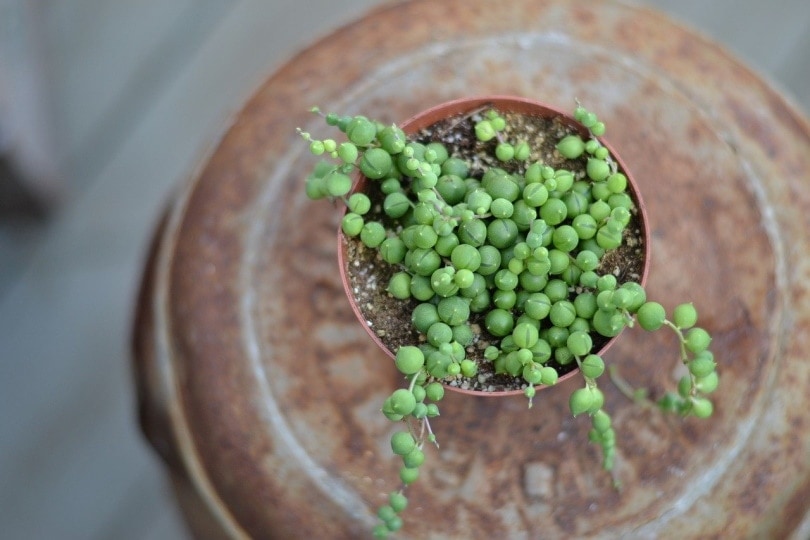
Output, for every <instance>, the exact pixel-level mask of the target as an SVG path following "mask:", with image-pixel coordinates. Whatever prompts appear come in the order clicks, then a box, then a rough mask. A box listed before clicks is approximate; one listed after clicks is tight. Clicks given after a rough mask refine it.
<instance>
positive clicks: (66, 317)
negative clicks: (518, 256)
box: [0, 0, 810, 540]
mask: <svg viewBox="0 0 810 540" xmlns="http://www.w3.org/2000/svg"><path fill="white" fill-rule="evenodd" d="M383 3H387V2H384V1H381V0H376V1H375V0H351V1H349V0H341V1H339V2H338V1H324V0H318V1H314V0H313V1H309V2H308V1H306V0H275V1H273V0H263V1H262V0H140V1H135V0H130V1H116V0H61V1H57V0H41V1H35V0H30V1H25V0H0V530H2V533H0V536H2V537H4V538H10V539H40V538H43V539H50V538H60V539H74V538H75V539H96V538H98V539H102V538H105V539H106V538H115V539H123V540H126V539H175V538H184V537H185V533H184V530H183V526H182V522H181V520H180V518H179V516H178V513H177V510H176V509H175V507H174V506H173V503H172V500H171V496H170V494H169V491H168V489H167V486H166V483H165V481H164V479H163V476H162V471H161V467H160V464H159V463H158V461H157V459H156V458H155V456H154V455H153V454H152V453H151V452H150V451H149V449H148V448H147V447H146V446H145V444H144V443H143V441H142V439H141V437H140V434H139V432H138V431H137V428H136V425H135V416H134V402H133V391H132V386H131V380H130V368H129V351H128V339H129V332H130V324H131V320H132V307H133V301H134V295H135V291H136V286H137V282H138V277H139V275H140V272H141V268H142V264H143V256H144V252H145V249H146V245H147V242H148V239H149V235H150V232H151V230H152V228H153V226H154V223H155V220H156V218H157V216H158V214H159V211H160V208H161V204H162V203H163V202H164V201H165V200H166V198H167V197H168V196H169V194H170V192H171V190H172V187H173V186H175V185H176V184H177V183H179V182H181V181H182V180H183V179H185V178H186V177H188V175H189V174H190V173H191V172H192V170H193V169H194V166H195V164H196V163H197V162H198V161H199V159H200V157H201V156H203V155H204V154H205V152H206V150H207V149H209V148H210V147H211V145H212V144H214V142H215V141H216V140H217V137H218V136H219V134H220V133H221V132H222V130H223V129H224V128H225V127H226V125H227V121H228V118H229V117H231V115H232V114H233V113H234V112H235V111H237V110H238V109H239V107H240V104H241V103H242V102H243V101H244V100H245V99H246V98H247V97H248V96H249V95H250V94H251V92H252V90H253V89H254V88H256V87H257V85H258V84H259V83H260V82H261V81H262V80H263V79H264V78H266V76H267V75H269V74H270V73H272V72H273V71H274V69H276V68H277V67H279V66H280V65H281V64H282V63H283V62H284V61H285V60H286V59H287V58H289V57H290V56H291V55H292V54H294V52H295V51H296V50H299V49H300V48H302V47H305V46H306V45H308V44H310V43H312V42H314V41H315V40H316V39H317V38H318V37H320V36H323V35H324V34H325V33H327V32H330V31H332V30H334V29H335V28H337V27H339V26H340V25H342V24H345V23H347V22H349V21H351V20H353V19H355V18H357V17H359V16H361V15H362V14H363V13H364V12H365V10H367V9H369V8H371V7H373V6H375V5H380V4H383ZM636 3H638V4H642V5H649V6H653V7H656V8H659V9H661V10H663V11H665V12H667V13H669V14H671V15H672V16H673V17H675V18H677V19H680V20H681V21H683V22H685V23H686V24H688V25H690V26H692V27H693V28H696V29H698V30H700V31H702V32H703V33H705V34H707V35H709V36H710V37H712V38H713V39H714V40H715V41H718V42H720V43H721V44H723V45H725V46H726V47H727V48H728V49H729V50H730V51H731V52H732V53H733V54H735V55H736V56H738V57H739V58H741V59H742V60H743V61H744V62H746V63H747V64H748V65H749V66H751V67H752V68H754V69H755V70H756V71H758V72H759V73H761V74H762V75H763V76H764V77H766V78H768V79H769V80H771V81H772V82H773V83H774V85H776V86H777V87H778V88H780V89H781V90H782V91H783V93H785V94H786V95H788V96H789V97H790V99H792V100H794V102H795V103H797V104H798V105H799V106H800V107H802V108H803V109H804V110H805V111H808V110H810V53H808V51H810V3H808V2H807V1H806V0H775V1H772V2H761V1H758V0H714V1H711V2H707V1H704V0H656V1H644V2H641V1H639V2H636Z"/></svg>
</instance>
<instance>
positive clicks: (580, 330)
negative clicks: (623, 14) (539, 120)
mask: <svg viewBox="0 0 810 540" xmlns="http://www.w3.org/2000/svg"><path fill="white" fill-rule="evenodd" d="M316 112H317V110H316ZM475 114H476V116H475V117H473V120H474V124H473V128H472V129H471V130H470V132H469V133H467V134H466V135H467V137H468V139H469V140H472V141H474V143H475V144H477V145H478V151H479V152H483V151H486V152H491V159H490V161H489V162H490V163H493V165H492V166H489V167H485V168H484V170H483V171H480V170H479V171H478V173H477V174H476V175H475V176H472V173H471V171H473V170H474V169H475V167H473V164H472V160H471V159H470V158H469V156H465V155H453V154H452V153H451V152H450V151H449V149H448V148H447V147H445V146H444V145H443V144H442V143H441V142H440V141H425V140H414V139H410V138H409V137H408V136H406V135H405V133H404V132H403V131H402V130H401V129H400V128H398V127H396V126H392V125H389V126H384V125H381V124H379V123H377V122H374V121H372V120H369V119H367V118H366V117H363V116H339V115H336V114H327V115H325V120H326V123H327V124H328V125H331V126H335V127H337V128H338V129H339V130H340V131H343V132H344V134H345V136H346V140H345V141H343V142H341V143H337V142H336V141H335V140H333V139H323V140H315V139H313V138H312V137H311V135H310V134H309V133H306V132H303V131H301V130H299V133H300V135H301V137H302V138H303V139H304V140H305V141H307V142H308V144H309V149H310V152H311V153H312V154H313V155H316V156H322V157H323V158H328V157H331V158H332V161H331V162H330V161H328V160H324V161H321V162H320V163H318V164H317V165H316V166H315V167H314V168H313V171H312V173H311V174H310V175H309V176H308V177H307V179H306V186H305V190H306V194H307V196H308V197H310V198H312V199H321V198H327V199H333V200H334V199H337V200H342V201H343V202H344V203H345V204H346V206H347V213H346V214H345V217H344V218H343V220H342V222H341V227H342V230H343V232H344V233H345V234H346V235H347V236H358V237H359V238H360V240H361V241H362V242H363V244H365V245H366V246H367V247H369V248H373V249H377V250H379V253H380V257H381V259H382V260H384V261H385V262H387V263H389V264H392V265H397V268H396V271H395V272H394V273H393V277H392V278H391V279H390V281H389V284H388V286H387V291H388V293H389V294H390V295H391V296H393V297H394V298H397V299H401V300H402V301H408V302H414V305H415V308H414V309H413V312H412V317H411V323H412V325H413V327H414V328H415V329H416V330H417V331H418V332H419V333H420V334H422V336H423V338H421V339H420V341H419V342H418V343H414V344H411V345H405V346H401V347H400V348H399V350H398V351H397V354H396V360H395V364H396V367H397V369H398V371H399V372H400V374H401V375H402V376H403V377H405V380H406V387H405V388H400V389H397V390H395V391H394V392H393V393H391V394H390V395H389V396H388V398H387V399H386V400H385V402H384V403H383V406H382V413H383V414H384V415H385V417H386V418H388V419H389V420H391V421H394V422H403V423H405V425H407V427H408V429H407V430H402V431H397V432H395V433H394V434H393V435H392V437H391V441H390V445H391V450H392V451H393V453H394V454H395V455H397V456H399V457H400V459H401V463H400V481H401V483H402V486H403V488H402V489H400V490H398V491H394V492H391V493H390V495H389V497H388V500H387V503H386V504H383V505H382V506H381V507H380V509H379V512H378V517H379V518H380V523H379V524H378V526H377V527H376V528H375V529H374V534H375V536H376V537H386V536H387V535H388V534H390V533H391V532H394V531H396V530H398V529H399V528H401V527H402V519H401V517H400V514H401V513H402V512H403V511H404V510H405V509H406V507H407V506H408V499H407V498H406V497H405V495H404V493H403V490H404V489H405V486H408V485H409V484H411V483H413V482H415V481H416V480H417V478H418V476H419V469H420V467H421V465H422V464H423V462H424V460H425V457H426V452H425V449H424V445H425V443H426V442H433V443H435V442H436V438H435V435H434V434H433V432H432V430H431V427H430V422H429V420H430V419H431V418H435V417H436V416H438V415H439V407H438V402H439V401H441V399H442V398H443V396H444V388H445V387H444V385H443V383H448V382H450V381H453V380H455V381H456V382H458V381H460V380H464V379H467V380H468V381H472V382H475V381H476V378H477V376H478V374H479V373H480V372H481V371H482V370H484V369H486V370H489V371H494V372H495V373H498V374H504V375H507V376H511V377H515V378H516V379H517V380H522V382H523V383H524V393H525V395H526V397H527V398H528V400H529V406H531V405H532V401H533V399H534V398H535V397H536V391H537V387H538V386H544V385H548V386H550V385H553V384H555V383H556V382H557V380H558V378H559V376H560V373H561V371H560V370H563V371H562V373H564V372H565V371H564V370H566V369H569V368H566V366H578V367H579V368H580V372H581V374H582V377H583V379H584V382H585V384H584V386H581V387H579V388H577V389H576V390H575V391H574V392H573V393H572V394H571V395H570V398H569V408H570V411H571V413H572V414H573V415H574V416H578V415H588V416H590V417H591V422H592V429H591V431H590V433H589V439H590V440H591V441H592V442H594V443H596V444H598V445H599V446H600V447H601V449H602V465H603V467H604V468H605V469H606V470H611V469H612V468H613V465H614V461H615V456H616V431H615V430H614V428H613V426H612V422H611V418H610V416H609V415H608V413H607V412H605V410H604V409H603V406H604V399H605V396H604V394H603V393H602V391H601V389H600V388H599V387H598V381H597V380H598V379H599V378H600V377H601V376H602V375H603V373H604V372H605V371H606V368H605V362H604V360H603V358H602V357H601V356H599V355H598V350H595V349H598V347H597V346H596V345H595V344H596V343H600V344H601V343H604V341H605V338H610V337H613V336H616V335H618V334H619V333H620V332H621V331H622V330H623V329H624V328H625V327H627V326H632V325H634V324H635V322H638V324H639V326H641V327H642V328H643V329H645V330H649V331H653V330H658V329H659V328H664V327H666V328H670V329H671V330H673V331H674V332H675V334H676V335H677V337H678V341H679V351H680V360H681V361H682V362H683V364H684V365H685V366H686V372H687V375H685V376H683V377H682V378H681V380H680V381H679V382H678V385H677V388H678V391H677V392H670V393H667V394H665V395H664V397H663V398H661V399H660V400H659V401H658V405H659V406H660V408H661V409H662V410H665V411H672V412H676V413H678V414H681V415H684V416H686V415H693V416H695V417H699V418H706V417H708V416H710V415H711V414H712V412H713V405H712V402H711V401H710V400H709V399H708V398H707V397H706V396H707V395H708V394H710V393H711V392H713V391H715V390H716V388H717V386H718V383H719V377H718V375H717V371H716V362H715V359H714V356H713V355H712V353H711V351H710V350H709V346H710V344H711V336H710V335H709V333H708V332H707V331H706V330H705V329H704V328H702V327H698V326H696V324H697V319H698V315H697V310H696V309H695V307H694V306H693V305H692V304H691V303H684V304H681V305H678V306H676V307H675V309H674V310H673V312H672V320H671V321H670V320H668V319H667V315H666V311H665V309H664V307H663V306H662V305H661V304H659V303H657V302H654V301H649V300H648V299H647V294H646V292H645V290H644V289H643V287H642V286H641V285H639V284H638V283H635V282H633V281H627V280H625V279H624V278H623V280H622V281H619V280H618V279H617V278H616V276H614V275H613V274H612V273H611V272H612V268H602V260H603V257H604V256H605V254H606V253H610V252H612V251H613V250H615V249H617V248H619V247H620V246H622V245H623V243H624V239H625V236H626V228H627V227H628V226H629V224H630V223H631V222H632V219H633V216H634V214H635V213H636V208H635V203H634V202H633V199H632V197H631V196H630V194H629V193H628V191H627V189H628V180H627V176H626V175H625V174H624V172H622V171H621V170H619V168H618V164H617V162H616V161H615V160H614V158H613V156H611V155H610V152H609V150H608V149H607V147H605V146H604V145H602V143H601V142H600V141H599V140H598V139H597V137H601V136H602V135H603V134H604V132H605V125H604V123H603V122H601V121H600V120H599V118H598V117H597V116H596V115H595V114H593V113H592V112H590V111H588V110H586V109H585V108H584V107H582V106H578V107H577V108H576V110H575V112H574V117H575V119H576V120H577V121H579V122H580V123H581V124H582V125H583V126H584V127H585V128H587V131H588V136H587V137H584V136H582V134H580V133H573V132H572V133H566V134H564V135H562V136H561V137H560V140H558V141H557V143H556V152H558V153H559V156H558V158H559V157H560V156H562V157H563V158H564V159H565V163H566V166H567V167H568V168H570V169H571V170H568V169H556V170H555V168H553V167H551V166H549V165H547V164H545V163H543V162H540V161H533V160H536V159H537V155H538V153H535V152H534V149H533V148H532V147H531V145H530V144H528V143H527V142H525V140H509V136H508V134H509V133H510V131H509V129H508V128H509V126H508V124H507V115H504V114H502V113H500V112H499V111H496V110H489V111H485V112H483V113H481V112H480V111H478V112H477V113H475ZM477 166H479V167H480V165H477ZM507 169H508V170H507ZM509 171H512V172H509ZM572 171H581V172H578V173H577V174H575V173H574V172H572ZM357 173H360V174H363V175H364V176H365V177H366V179H367V182H366V185H367V191H366V192H365V193H353V194H352V193H350V192H351V187H352V175H353V174H357ZM374 190H378V193H377V194H373V193H374ZM372 201H378V202H377V203H376V204H377V207H378V208H381V210H382V213H383V214H384V216H380V215H379V212H376V213H375V210H374V208H373V207H374V204H373V203H372ZM378 220H379V221H378ZM383 223H385V224H386V225H383ZM480 327H483V328H485V329H486V334H487V335H486V336H484V339H485V341H486V343H487V344H488V346H487V347H486V350H485V351H484V352H483V359H481V358H468V357H467V354H468V350H472V349H469V348H470V347H475V343H476V340H477V339H478V338H479V337H480V336H477V335H476V334H475V332H474V330H473V328H480ZM597 340H598V341H597ZM610 373H611V376H613V375H614V373H613V371H611V372H610ZM614 382H616V384H617V386H619V387H620V389H622V391H623V392H624V393H626V394H627V395H628V397H631V398H633V399H638V396H639V395H641V394H640V393H639V392H637V391H633V390H632V389H629V385H627V384H626V383H625V382H623V381H622V380H620V379H619V378H618V377H616V378H614Z"/></svg>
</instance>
